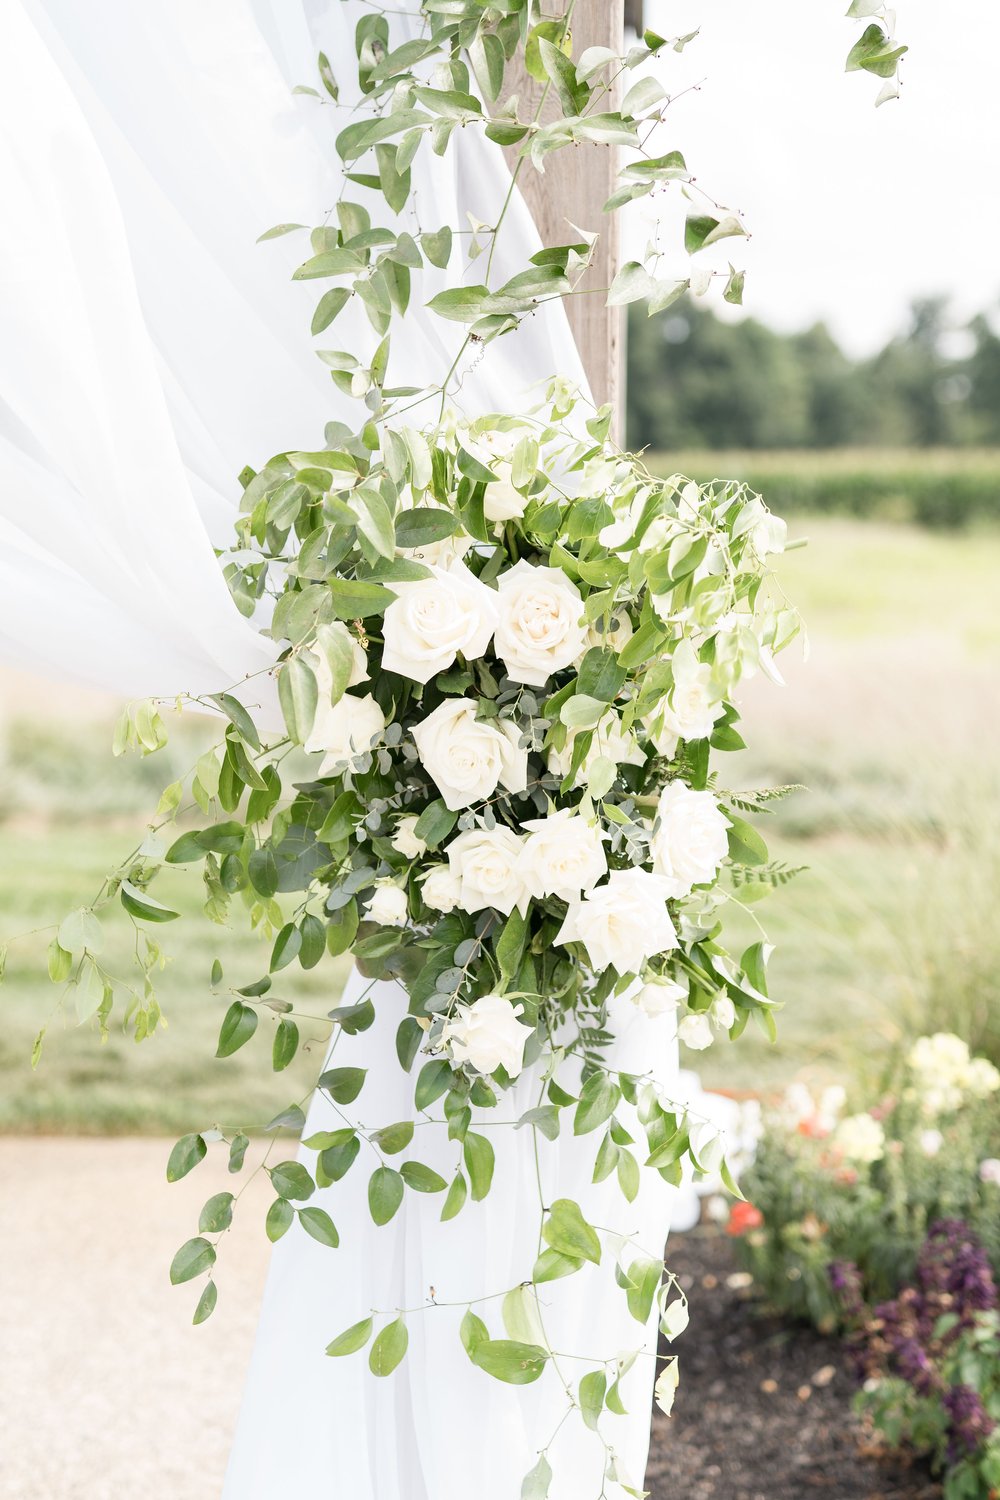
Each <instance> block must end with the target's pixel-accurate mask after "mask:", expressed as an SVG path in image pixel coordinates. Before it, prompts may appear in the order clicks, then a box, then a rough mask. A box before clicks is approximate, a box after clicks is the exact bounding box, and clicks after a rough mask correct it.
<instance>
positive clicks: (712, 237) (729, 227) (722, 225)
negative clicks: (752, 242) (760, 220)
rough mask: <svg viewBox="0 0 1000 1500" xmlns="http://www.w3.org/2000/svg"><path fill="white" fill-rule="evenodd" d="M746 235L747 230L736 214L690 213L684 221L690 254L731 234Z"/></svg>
mask: <svg viewBox="0 0 1000 1500" xmlns="http://www.w3.org/2000/svg"><path fill="white" fill-rule="evenodd" d="M734 234H736V235H745V234H746V230H745V229H744V227H743V225H742V224H741V223H740V221H739V219H738V218H737V217H736V215H735V214H724V215H723V216H722V218H717V217H716V215H715V214H690V215H689V216H688V218H687V219H686V220H685V222H684V248H685V250H686V251H687V253H688V254H689V255H694V254H696V253H697V251H699V250H704V249H706V248H707V247H708V246H709V245H714V244H715V243H716V241H717V240H724V239H728V238H729V236H730V235H734Z"/></svg>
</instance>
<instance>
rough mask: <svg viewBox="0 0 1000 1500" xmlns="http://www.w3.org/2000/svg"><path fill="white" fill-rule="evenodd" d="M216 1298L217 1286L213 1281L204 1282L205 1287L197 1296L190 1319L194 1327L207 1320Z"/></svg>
mask: <svg viewBox="0 0 1000 1500" xmlns="http://www.w3.org/2000/svg"><path fill="white" fill-rule="evenodd" d="M218 1300H219V1288H218V1287H217V1286H216V1284H215V1282H214V1281H209V1282H206V1284H205V1289H204V1291H203V1292H202V1294H201V1296H200V1297H199V1298H198V1306H197V1307H196V1308H195V1310H194V1317H193V1318H192V1319H191V1322H192V1323H193V1324H194V1325H195V1327H197V1326H198V1324H199V1323H206V1322H207V1321H208V1319H209V1318H210V1317H211V1316H212V1314H213V1313H214V1311H215V1305H216V1303H217V1302H218Z"/></svg>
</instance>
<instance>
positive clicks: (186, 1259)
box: [170, 1236, 216, 1286]
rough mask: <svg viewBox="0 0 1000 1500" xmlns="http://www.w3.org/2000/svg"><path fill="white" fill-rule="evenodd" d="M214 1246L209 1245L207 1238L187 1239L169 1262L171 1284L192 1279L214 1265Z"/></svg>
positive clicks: (178, 1283)
mask: <svg viewBox="0 0 1000 1500" xmlns="http://www.w3.org/2000/svg"><path fill="white" fill-rule="evenodd" d="M215 1259H216V1257H215V1246H214V1245H210V1244H209V1242H208V1240H205V1239H202V1238H201V1237H200V1236H199V1237H198V1238H197V1239H193V1240H187V1241H186V1242H185V1243H184V1244H183V1245H182V1246H181V1248H180V1249H179V1250H178V1252H177V1254H176V1255H175V1256H174V1258H173V1260H172V1261H171V1263H170V1282H171V1285H172V1286H180V1284H181V1282H183V1281H193V1280H194V1278H195V1277H196V1276H200V1275H201V1274H202V1273H203V1272H204V1271H207V1270H209V1269H210V1267H212V1266H214V1265H215Z"/></svg>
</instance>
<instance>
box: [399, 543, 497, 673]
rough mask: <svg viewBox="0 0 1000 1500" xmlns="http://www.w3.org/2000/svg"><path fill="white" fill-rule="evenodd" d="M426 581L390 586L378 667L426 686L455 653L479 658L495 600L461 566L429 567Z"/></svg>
mask: <svg viewBox="0 0 1000 1500" xmlns="http://www.w3.org/2000/svg"><path fill="white" fill-rule="evenodd" d="M431 572H432V574H433V576H432V577H431V578H421V579H419V580H418V581H417V582H416V583H399V584H395V585H393V592H394V593H395V595H396V598H395V599H394V600H393V602H392V603H391V604H390V605H389V607H388V609H387V610H386V612H385V619H384V627H383V636H384V640H385V649H384V650H383V652H382V665H383V667H384V668H385V670H386V671H387V672H396V673H398V674H399V676H400V677H409V678H411V679H412V680H413V681H414V682H429V681H430V679H431V678H432V677H435V676H436V675H437V673H438V672H443V671H445V669H446V668H448V667H450V666H451V664H452V663H453V662H454V660H455V658H456V656H457V655H458V654H459V653H461V654H462V655H463V656H464V657H465V658H466V659H467V660H474V659H475V658H476V657H479V656H482V655H483V654H484V653H485V651H486V649H487V647H488V646H489V643H490V639H491V637H492V635H493V631H494V629H495V628H496V623H497V596H496V594H495V593H494V592H493V590H492V589H488V588H487V587H486V585H485V584H483V583H480V582H479V579H478V578H477V577H476V576H475V574H474V573H471V572H470V571H469V569H468V568H467V567H466V566H465V564H464V563H461V562H456V563H453V564H452V565H451V567H450V568H432V569H431Z"/></svg>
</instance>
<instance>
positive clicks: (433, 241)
mask: <svg viewBox="0 0 1000 1500" xmlns="http://www.w3.org/2000/svg"><path fill="white" fill-rule="evenodd" d="M420 245H421V249H422V250H423V252H424V254H425V255H426V256H427V259H428V260H429V261H430V263H431V265H432V266H437V268H438V270H440V271H444V270H446V269H447V266H448V262H449V261H450V260H451V246H452V232H451V227H450V226H449V225H448V224H443V225H442V226H441V228H440V229H435V230H433V231H426V230H425V231H424V233H423V234H422V235H421V236H420Z"/></svg>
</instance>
